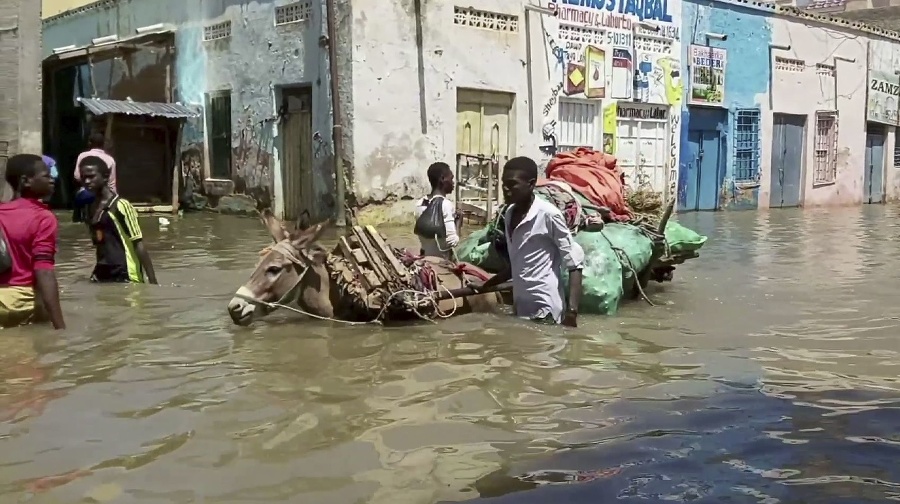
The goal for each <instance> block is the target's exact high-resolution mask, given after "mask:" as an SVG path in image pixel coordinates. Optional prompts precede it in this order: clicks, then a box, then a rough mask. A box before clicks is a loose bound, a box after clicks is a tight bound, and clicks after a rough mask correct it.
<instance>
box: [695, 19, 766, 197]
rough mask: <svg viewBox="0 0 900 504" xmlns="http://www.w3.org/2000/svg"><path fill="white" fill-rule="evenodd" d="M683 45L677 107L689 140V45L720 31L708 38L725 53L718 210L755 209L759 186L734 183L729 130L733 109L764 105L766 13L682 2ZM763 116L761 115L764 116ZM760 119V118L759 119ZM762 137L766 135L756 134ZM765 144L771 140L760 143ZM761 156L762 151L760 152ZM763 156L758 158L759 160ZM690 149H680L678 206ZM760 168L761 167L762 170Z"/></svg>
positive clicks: (711, 43) (731, 144)
mask: <svg viewBox="0 0 900 504" xmlns="http://www.w3.org/2000/svg"><path fill="white" fill-rule="evenodd" d="M682 16H683V18H682V19H683V27H684V30H683V33H684V38H683V44H682V48H681V51H682V61H683V62H684V66H683V69H684V74H683V75H684V76H685V77H684V79H685V82H686V85H685V87H684V92H685V101H684V107H683V109H682V117H681V119H682V123H683V125H682V136H681V140H682V142H684V143H685V144H687V143H688V132H689V131H690V130H691V129H692V125H691V114H690V113H689V111H690V110H691V106H690V105H691V104H690V93H691V89H690V79H691V78H692V76H693V73H692V72H693V69H692V68H691V67H690V46H691V45H692V44H694V45H701V46H705V45H706V44H707V37H706V34H707V33H716V34H725V35H727V38H726V39H725V40H716V39H709V41H708V42H709V46H710V47H713V48H717V49H724V50H725V51H726V55H727V63H726V65H725V92H724V94H723V102H722V103H721V104H720V106H721V107H723V108H724V109H726V110H727V111H728V121H727V123H726V124H725V126H726V131H725V132H724V133H725V135H726V141H727V143H726V149H725V167H726V172H725V176H724V180H723V181H722V185H721V186H720V187H719V188H718V192H719V194H720V204H721V205H722V208H726V209H728V208H735V209H737V208H756V205H757V200H758V198H759V195H760V192H761V187H763V186H765V184H763V183H761V182H760V183H759V184H735V180H734V179H735V174H734V166H735V162H734V145H733V136H734V135H732V132H733V131H734V129H735V126H734V124H735V113H736V112H737V110H738V109H746V108H759V109H766V108H767V107H768V104H767V98H768V89H769V78H770V75H771V74H770V72H771V68H770V66H769V44H770V43H771V41H772V30H771V28H770V24H769V23H770V16H769V15H768V14H767V13H764V12H760V11H755V10H751V9H747V8H742V7H737V6H732V5H728V4H719V3H713V2H694V1H686V2H685V3H684V8H683V14H682ZM764 117H765V116H764ZM763 122H765V120H763ZM761 138H767V137H765V136H764V135H761ZM760 143H761V144H763V145H765V144H768V143H770V142H767V141H761V142H760ZM761 155H762V156H764V153H763V154H761ZM760 159H761V160H762V158H760ZM695 162H696V159H695V153H693V152H691V150H690V149H687V148H683V149H682V150H681V159H680V163H679V164H680V166H681V167H682V169H681V170H680V175H681V177H680V179H679V184H678V200H677V201H678V204H679V206H684V204H685V201H684V198H685V196H686V186H687V183H688V182H687V180H685V176H686V175H687V173H688V170H687V165H688V164H689V163H695ZM763 171H765V170H764V169H763Z"/></svg>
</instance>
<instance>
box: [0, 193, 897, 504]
mask: <svg viewBox="0 0 900 504" xmlns="http://www.w3.org/2000/svg"><path fill="white" fill-rule="evenodd" d="M67 219H68V216H67V215H66V216H62V217H61V220H63V221H67ZM678 220H679V221H680V222H681V223H682V224H684V225H686V226H688V227H691V228H692V229H695V230H697V231H698V232H700V233H703V234H707V235H709V237H710V239H709V242H708V243H707V245H706V246H705V247H704V248H703V250H702V251H701V256H702V257H701V259H698V260H695V261H693V262H689V263H688V264H686V265H683V266H679V268H678V270H677V271H676V273H675V281H674V282H673V283H671V284H665V285H661V284H656V283H654V284H651V288H650V290H649V293H650V295H651V298H652V299H653V300H654V302H655V303H656V304H657V306H655V307H651V306H649V305H647V304H645V303H636V302H635V303H632V304H629V305H627V306H626V307H625V308H624V309H623V310H622V311H621V313H620V315H619V316H617V317H615V318H606V319H604V318H590V317H587V316H583V317H582V320H581V327H579V328H578V329H576V330H568V331H567V330H563V329H561V328H547V327H541V326H533V325H529V324H526V323H523V322H519V321H516V320H514V319H512V318H508V317H498V316H487V315H473V316H466V317H461V318H457V319H454V320H450V321H446V322H443V323H441V324H440V325H417V326H414V327H408V328H402V329H384V328H381V327H376V326H373V327H342V326H339V325H337V324H332V323H323V322H315V321H310V320H305V319H302V317H300V316H298V315H294V314H291V313H282V312H277V313H275V314H273V315H271V316H270V317H268V318H267V319H265V320H263V321H261V322H256V323H255V324H254V325H253V326H251V327H248V328H240V327H236V326H234V325H233V324H232V322H231V320H230V319H229V317H228V315H227V313H226V310H225V307H226V304H227V303H228V301H229V299H230V298H231V296H232V294H233V293H234V291H235V290H236V289H237V287H239V286H240V285H241V284H242V283H243V282H244V281H245V280H246V279H247V278H248V276H249V274H250V271H251V270H252V269H253V266H254V265H255V262H256V260H257V253H258V251H259V250H260V249H261V248H262V247H263V246H265V245H266V244H267V243H268V240H269V239H268V235H267V234H266V233H265V231H264V229H263V227H262V226H261V225H260V224H259V222H258V221H256V220H253V219H239V218H233V217H225V216H213V215H190V216H188V217H186V218H185V219H183V220H181V221H179V222H175V223H173V224H172V227H171V228H170V229H168V230H160V229H159V226H158V225H157V224H156V219H155V218H147V219H144V220H143V221H142V224H143V226H144V232H145V233H144V234H145V237H146V238H147V243H148V247H149V249H150V252H151V254H152V255H153V260H154V263H155V264H156V267H157V272H158V276H159V280H160V282H161V283H163V284H164V286H162V287H156V286H102V287H101V286H96V285H91V284H90V283H89V282H88V281H87V277H88V274H89V271H90V267H91V266H92V259H93V252H92V250H91V249H90V241H89V239H88V237H87V235H86V233H85V231H84V229H83V228H82V227H80V226H78V225H75V224H63V228H62V231H61V234H62V236H61V240H62V242H63V244H62V251H61V256H60V257H59V258H58V262H59V263H60V265H61V266H60V276H61V279H60V281H61V284H62V286H63V307H64V310H65V314H66V322H67V323H68V326H69V330H68V331H66V332H65V333H62V334H53V333H52V332H51V331H49V330H46V329H44V328H35V327H29V328H22V329H14V330H5V331H2V332H0V502H2V503H4V504H5V503H15V502H33V503H95V502H115V503H123V504H125V503H142V504H143V503H147V504H149V503H154V504H156V503H158V504H174V503H194V502H197V503H200V502H202V503H242V504H243V503H246V504H250V503H268V502H308V503H316V504H332V503H333V504H355V503H379V504H380V503H392V504H393V503H414V504H419V503H422V504H429V503H435V502H445V501H460V500H466V499H480V501H481V502H485V503H487V502H491V503H501V502H502V503H512V502H515V503H522V502H526V503H532V502H533V503H547V502H585V503H587V502H591V503H600V502H613V501H616V502H661V501H675V502H681V501H695V502H710V503H712V502H716V503H719V502H739V503H744V502H746V503H767V504H768V503H807V502H816V503H817V504H821V503H837V502H848V503H849V502H853V503H862V502H884V501H886V500H900V468H898V466H896V465H895V464H896V460H897V457H898V455H900V419H898V413H897V409H898V406H900V384H898V375H900V373H898V370H900V367H898V364H900V359H898V355H900V354H898V352H900V312H898V311H897V309H896V306H897V301H896V300H897V292H898V284H900V224H898V223H900V209H897V208H893V207H881V206H869V207H865V208H846V209H832V210H820V209H816V210H813V211H800V210H797V211H779V212H773V213H766V212H761V213H756V212H735V213H715V214H713V213H702V214H684V215H679V216H678ZM398 236H399V235H398ZM399 240H400V242H401V243H405V244H412V243H413V241H412V239H411V237H410V236H409V235H408V234H407V235H406V236H400V238H399ZM173 284H174V285H173ZM892 468H893V469H892Z"/></svg>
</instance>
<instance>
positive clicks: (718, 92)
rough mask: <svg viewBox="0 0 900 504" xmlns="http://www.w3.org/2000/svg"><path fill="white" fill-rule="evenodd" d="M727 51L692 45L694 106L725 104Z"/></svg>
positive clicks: (691, 98)
mask: <svg viewBox="0 0 900 504" xmlns="http://www.w3.org/2000/svg"><path fill="white" fill-rule="evenodd" d="M726 64H727V61H726V52H725V49H720V48H717V47H706V46H699V45H691V96H690V103H692V104H694V105H712V106H717V107H721V106H723V105H724V103H725V65H726Z"/></svg>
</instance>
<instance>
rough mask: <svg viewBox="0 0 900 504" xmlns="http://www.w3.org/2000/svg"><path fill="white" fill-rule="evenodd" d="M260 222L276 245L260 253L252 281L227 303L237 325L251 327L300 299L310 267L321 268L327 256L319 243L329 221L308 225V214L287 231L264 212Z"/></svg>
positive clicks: (269, 212)
mask: <svg viewBox="0 0 900 504" xmlns="http://www.w3.org/2000/svg"><path fill="white" fill-rule="evenodd" d="M260 220H262V222H263V224H264V225H265V226H266V229H268V230H269V233H270V234H271V235H272V239H273V240H275V244H274V245H272V246H270V247H268V248H266V249H265V250H263V251H262V252H261V253H260V256H261V257H260V261H259V264H257V265H256V269H255V270H254V271H253V274H251V275H250V279H249V280H247V282H246V283H245V284H244V285H242V286H241V288H239V289H238V290H237V292H236V293H235V296H234V297H233V298H232V299H231V302H229V303H228V314H229V315H230V316H231V320H233V321H234V323H235V324H238V325H244V326H245V325H249V324H250V323H251V322H253V320H254V319H255V318H256V317H257V316H263V315H266V314H268V313H270V312H272V310H274V309H275V308H276V307H277V306H275V305H274V304H278V305H287V304H290V303H292V302H294V301H296V300H297V298H298V296H299V295H300V290H301V289H302V284H303V282H302V281H303V277H304V275H305V274H306V272H307V271H308V270H309V269H310V268H316V267H321V266H322V265H323V264H324V262H325V259H326V257H327V256H328V253H327V252H326V251H325V249H323V248H322V247H321V246H320V245H318V243H316V240H318V238H319V235H321V234H322V231H324V230H325V228H326V227H327V226H328V221H326V222H321V223H319V224H316V225H314V226H310V225H309V214H308V213H306V212H304V215H303V216H302V217H301V218H300V221H298V223H297V226H296V228H295V229H294V230H288V229H286V228H285V226H284V225H283V224H282V223H281V221H279V220H278V219H277V218H275V215H274V214H273V213H272V212H271V210H265V211H263V212H262V214H261V215H260Z"/></svg>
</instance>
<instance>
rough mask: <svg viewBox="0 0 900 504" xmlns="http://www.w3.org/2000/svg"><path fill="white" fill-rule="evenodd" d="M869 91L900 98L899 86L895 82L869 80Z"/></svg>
mask: <svg viewBox="0 0 900 504" xmlns="http://www.w3.org/2000/svg"><path fill="white" fill-rule="evenodd" d="M869 89H871V90H872V91H878V92H879V93H885V94H889V95H894V96H900V84H897V83H896V82H885V81H883V80H878V79H871V80H870V81H869Z"/></svg>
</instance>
